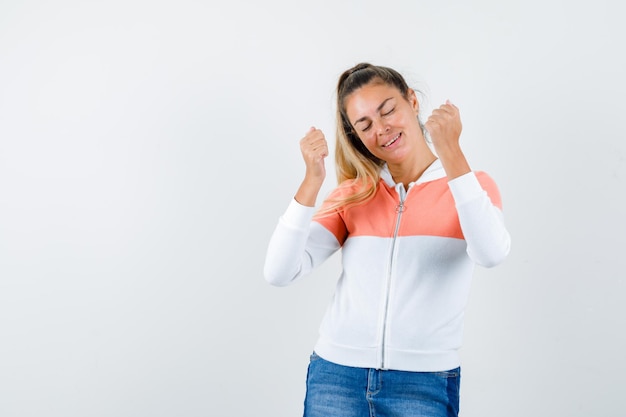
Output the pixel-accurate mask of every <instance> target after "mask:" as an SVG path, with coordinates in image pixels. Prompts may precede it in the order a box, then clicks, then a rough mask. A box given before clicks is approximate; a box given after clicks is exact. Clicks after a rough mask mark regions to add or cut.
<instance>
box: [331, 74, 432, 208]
mask: <svg viewBox="0 0 626 417" xmlns="http://www.w3.org/2000/svg"><path fill="white" fill-rule="evenodd" d="M371 83H380V84H387V85H391V86H393V87H395V88H397V89H398V90H399V91H400V93H401V94H402V96H403V97H404V98H405V99H407V100H408V98H409V91H410V88H409V86H408V85H407V83H406V81H405V80H404V77H402V75H400V73H398V72H397V71H395V70H393V69H391V68H388V67H382V66H377V65H372V64H369V63H367V62H362V63H360V64H357V65H355V66H354V67H352V68H350V69H348V70H346V71H344V72H343V74H341V76H340V77H339V82H338V83H337V115H336V117H337V132H336V138H335V169H336V175H337V183H338V184H339V188H344V187H346V188H351V189H352V192H349V193H339V195H340V197H333V198H330V199H329V200H327V202H326V204H325V205H324V206H323V207H322V209H321V210H320V212H319V214H320V215H325V214H330V213H333V212H335V211H336V210H338V209H342V208H346V207H348V206H352V205H356V204H360V203H363V202H365V201H367V200H369V199H370V198H372V197H373V196H374V194H375V193H376V190H377V189H378V183H379V181H380V169H381V167H382V166H383V165H384V164H385V161H383V160H382V159H380V158H377V157H376V156H374V155H372V153H371V152H370V151H369V150H368V149H367V148H366V147H365V145H364V144H363V142H362V141H361V139H359V137H358V135H357V133H356V132H355V130H354V128H353V127H352V124H351V123H350V120H349V119H348V116H347V114H346V106H345V101H346V98H347V97H348V96H349V95H350V94H352V93H354V92H355V91H356V90H358V89H359V88H361V87H363V86H365V85H367V84H371ZM420 124H421V123H420Z"/></svg>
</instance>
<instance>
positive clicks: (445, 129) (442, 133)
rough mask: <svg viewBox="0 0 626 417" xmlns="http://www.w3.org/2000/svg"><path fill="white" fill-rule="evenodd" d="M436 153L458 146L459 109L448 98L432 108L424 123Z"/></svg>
mask: <svg viewBox="0 0 626 417" xmlns="http://www.w3.org/2000/svg"><path fill="white" fill-rule="evenodd" d="M425 127H426V130H428V133H429V134H430V138H431V139H432V141H433V146H434V147H435V150H436V151H437V153H441V152H445V151H446V150H450V149H455V148H458V147H459V137H460V136H461V129H462V125H461V116H460V114H459V109H458V107H456V106H455V105H454V104H452V103H451V102H450V101H449V100H446V103H445V104H442V105H441V106H440V107H439V108H438V109H435V110H433V113H432V114H431V115H430V117H429V118H428V120H427V121H426V124H425Z"/></svg>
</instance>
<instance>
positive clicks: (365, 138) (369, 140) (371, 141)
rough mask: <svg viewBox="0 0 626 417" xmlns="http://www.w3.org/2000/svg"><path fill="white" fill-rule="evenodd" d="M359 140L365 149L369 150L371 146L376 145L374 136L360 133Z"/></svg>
mask: <svg viewBox="0 0 626 417" xmlns="http://www.w3.org/2000/svg"><path fill="white" fill-rule="evenodd" d="M359 139H361V142H363V145H365V147H366V148H368V149H371V148H372V147H373V146H375V145H376V136H375V135H372V134H371V133H370V134H364V133H361V134H360V135H359Z"/></svg>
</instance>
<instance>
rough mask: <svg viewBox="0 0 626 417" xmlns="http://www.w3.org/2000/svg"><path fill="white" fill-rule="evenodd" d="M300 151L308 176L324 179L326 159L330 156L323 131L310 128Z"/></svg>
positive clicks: (303, 139) (301, 143) (301, 142)
mask: <svg viewBox="0 0 626 417" xmlns="http://www.w3.org/2000/svg"><path fill="white" fill-rule="evenodd" d="M300 151H301V152H302V158H303V159H304V163H305V164H306V175H307V176H311V177H314V178H318V179H324V177H325V176H326V168H325V167H324V158H326V157H327V156H328V143H327V142H326V138H325V137H324V133H322V131H321V130H319V129H316V128H314V127H312V128H310V129H309V131H308V132H307V133H306V136H305V137H303V138H302V139H301V140H300Z"/></svg>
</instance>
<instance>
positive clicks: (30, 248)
mask: <svg viewBox="0 0 626 417" xmlns="http://www.w3.org/2000/svg"><path fill="white" fill-rule="evenodd" d="M618 4H619V2H618V1H612V2H610V1H601V0H597V1H593V2H591V1H586V2H583V1H574V2H572V1H557V0H543V1H538V0H527V1H509V2H507V1H496V0H481V1H472V2H470V1H436V2H435V1H428V2H425V1H410V0H405V1H400V0H390V1H384V2H383V1H377V2H373V1H358V2H357V1H352V2H349V1H344V2H340V1H337V0H334V1H330V0H322V1H310V2H306V3H305V2H297V1H287V0H284V1H281V0H270V1H265V2H262V1H253V0H249V1H224V2H220V3H218V2H211V1H192V0H177V1H150V2H149V1H147V0H143V1H142V0H124V1H121V0H114V1H107V2H104V1H102V2H88V1H55V2H46V1H17V0H3V1H2V2H1V3H0V415H1V416H3V417H18V416H19V417H22V416H24V417H25V416H29V417H30V416H33V417H35V416H36V417H41V416H46V417H56V416H59V417H74V416H76V417H79V416H80V417H84V416H116V417H126V416H128V417H137V416H151V417H158V416H217V415H219V416H285V417H287V416H298V415H301V412H302V400H303V396H304V379H305V375H306V366H307V363H308V355H309V354H310V352H311V349H312V347H313V344H314V342H315V340H316V338H317V327H318V324H319V321H320V319H321V316H322V314H323V311H324V309H325V307H326V304H327V302H328V301H329V300H330V297H331V293H332V289H333V285H334V281H335V280H336V277H337V275H338V258H336V257H335V258H332V259H331V261H329V262H328V263H327V264H325V265H324V266H322V267H321V269H320V270H318V271H317V272H316V273H315V274H314V275H313V276H312V277H310V278H309V279H307V280H305V281H302V282H299V283H297V284H295V285H293V286H291V287H287V288H280V289H279V288H274V287H271V286H269V285H268V284H266V283H265V281H264V280H263V276H262V267H263V261H264V256H265V249H266V246H267V242H268V239H269V237H270V234H271V232H272V230H273V228H274V226H275V224H276V221H277V220H278V217H279V216H280V215H281V214H282V212H283V210H284V209H285V208H286V206H287V204H288V202H289V200H290V199H291V197H292V196H293V194H294V192H295V190H296V188H297V186H298V184H299V181H300V179H301V177H302V175H303V172H304V170H303V163H302V162H301V160H300V153H299V148H298V141H299V139H300V138H301V137H302V136H303V135H304V133H305V132H306V131H307V129H308V128H309V127H310V126H311V125H314V126H316V127H320V128H322V129H323V130H324V131H325V132H326V133H327V137H328V139H329V142H331V144H333V143H334V101H333V100H334V87H335V83H336V80H337V78H338V76H339V74H340V73H341V72H342V71H343V70H345V69H347V68H348V67H351V66H352V65H354V64H356V63H358V62H361V61H369V62H372V63H375V64H380V65H386V66H391V67H393V68H395V69H397V70H399V71H400V72H402V73H403V74H404V75H406V77H407V79H408V81H409V82H410V84H411V85H412V86H414V87H415V88H417V89H419V90H421V91H422V92H423V93H424V95H423V96H424V101H423V102H422V109H423V113H424V114H425V115H428V114H429V112H430V110H429V109H432V108H433V107H435V106H438V105H439V104H441V103H442V102H443V101H444V100H445V99H447V98H449V99H450V100H452V101H453V102H454V103H456V104H457V105H458V106H459V107H460V109H461V117H462V120H463V123H464V131H463V134H462V144H463V146H464V149H465V151H466V154H467V156H468V158H469V160H470V163H471V165H472V167H473V168H474V169H480V170H485V171H487V172H488V173H489V174H490V175H491V176H492V177H493V178H494V179H495V180H496V182H497V183H498V185H499V187H500V189H501V193H502V196H503V201H504V211H505V218H506V221H507V225H508V227H509V229H510V232H511V235H512V238H513V246H512V248H513V249H512V253H511V255H510V257H509V258H508V259H507V260H506V261H505V262H504V263H503V264H502V265H500V266H498V267H496V268H494V269H489V270H485V269H477V271H476V277H475V281H474V285H473V288H472V293H471V297H470V300H469V305H468V308H467V320H466V330H465V344H464V347H463V350H462V356H463V383H462V399H461V410H462V415H463V416H464V417H479V416H480V417H485V416H503V415H507V416H511V417H517V416H519V417H528V416H568V417H577V416H581V417H582V416H585V417H586V416H604V417H618V416H623V415H624V414H623V413H624V411H623V410H624V407H623V404H622V403H623V398H622V397H623V393H624V382H623V373H624V371H626V363H625V360H624V352H625V351H626V336H625V332H624V328H626V311H625V310H626V307H625V306H626V283H625V275H626V274H625V270H626V256H625V254H624V249H625V248H626V237H625V236H626V227H625V225H626V224H625V220H624V214H625V213H626V202H625V198H624V197H625V194H626V187H625V182H626V140H625V136H626V125H625V123H624V111H625V110H626V106H625V104H624V103H625V98H624V96H625V95H626V94H625V93H626V82H625V81H624V77H625V74H626V65H625V61H624V46H625V45H624V39H626V30H625V29H624V24H623V20H622V17H621V16H623V15H622V14H621V13H620V12H619V10H618V7H617V5H618ZM328 170H329V173H330V174H329V178H328V179H327V182H326V184H325V188H324V192H327V191H329V190H330V189H331V188H332V187H333V186H334V175H333V173H334V167H333V165H332V161H329V165H328Z"/></svg>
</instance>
